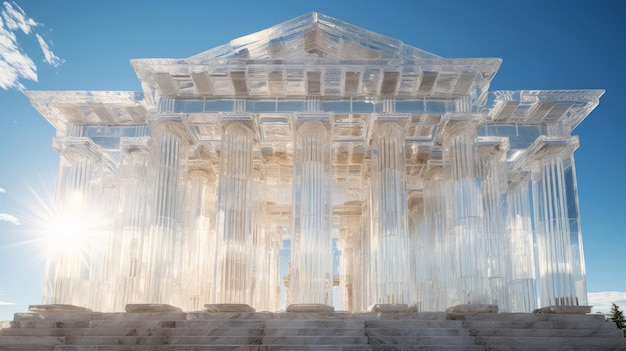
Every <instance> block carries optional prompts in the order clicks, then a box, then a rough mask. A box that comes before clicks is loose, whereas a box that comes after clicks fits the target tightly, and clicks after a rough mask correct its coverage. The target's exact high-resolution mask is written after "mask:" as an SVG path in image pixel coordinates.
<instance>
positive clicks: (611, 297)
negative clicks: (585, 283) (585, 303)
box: [587, 291, 626, 313]
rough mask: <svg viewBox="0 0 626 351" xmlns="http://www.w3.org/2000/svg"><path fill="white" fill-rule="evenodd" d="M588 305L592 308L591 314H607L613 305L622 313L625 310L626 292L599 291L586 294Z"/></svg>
mask: <svg viewBox="0 0 626 351" xmlns="http://www.w3.org/2000/svg"><path fill="white" fill-rule="evenodd" d="M587 297H588V300H589V305H591V306H593V309H592V310H591V312H593V313H596V312H602V313H609V312H610V311H611V304H613V303H615V304H616V305H618V306H619V307H620V309H621V310H622V311H624V310H625V308H626V292H623V291H600V292H590V293H588V294H587Z"/></svg>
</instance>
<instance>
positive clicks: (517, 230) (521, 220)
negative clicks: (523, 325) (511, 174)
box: [507, 177, 537, 313]
mask: <svg viewBox="0 0 626 351" xmlns="http://www.w3.org/2000/svg"><path fill="white" fill-rule="evenodd" d="M507 204H508V206H507V207H508V216H507V241H508V242H509V249H508V261H509V262H510V263H511V274H510V276H511V280H510V282H509V296H510V299H511V312H526V313H530V312H532V311H533V310H534V309H536V308H537V286H536V282H535V249H534V240H533V229H532V220H531V209H530V188H529V182H528V179H527V177H526V178H525V179H523V180H521V181H519V182H514V183H513V184H511V185H510V188H509V190H508V194H507Z"/></svg>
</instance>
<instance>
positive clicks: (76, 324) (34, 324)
mask: <svg viewBox="0 0 626 351" xmlns="http://www.w3.org/2000/svg"><path fill="white" fill-rule="evenodd" d="M89 323H90V321H55V320H30V321H13V322H11V324H10V327H11V328H88V327H89ZM3 330H4V329H3Z"/></svg>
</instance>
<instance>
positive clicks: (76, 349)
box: [46, 344, 261, 351]
mask: <svg viewBox="0 0 626 351" xmlns="http://www.w3.org/2000/svg"><path fill="white" fill-rule="evenodd" d="M53 350H54V351H260V350H261V346H260V345H216V344H212V345H132V346H129V345H80V346H79V345H60V346H56V347H55V348H54V349H53ZM46 351H47V350H46Z"/></svg>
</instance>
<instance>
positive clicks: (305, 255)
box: [290, 121, 333, 305]
mask: <svg viewBox="0 0 626 351" xmlns="http://www.w3.org/2000/svg"><path fill="white" fill-rule="evenodd" d="M328 139H329V130H328V125H327V124H324V123H322V122H321V121H306V122H303V123H302V124H301V125H300V126H299V128H298V130H297V134H296V140H295V148H294V182H293V242H292V253H291V255H292V256H291V272H290V276H291V281H290V290H291V291H290V296H291V302H292V303H299V304H303V303H318V304H328V305H330V304H332V284H333V257H332V253H333V246H332V232H331V231H332V222H331V216H332V202H331V197H330V192H331V188H332V182H331V173H330V172H331V165H330V143H329V142H328Z"/></svg>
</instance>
